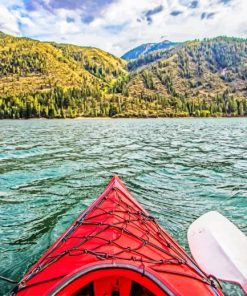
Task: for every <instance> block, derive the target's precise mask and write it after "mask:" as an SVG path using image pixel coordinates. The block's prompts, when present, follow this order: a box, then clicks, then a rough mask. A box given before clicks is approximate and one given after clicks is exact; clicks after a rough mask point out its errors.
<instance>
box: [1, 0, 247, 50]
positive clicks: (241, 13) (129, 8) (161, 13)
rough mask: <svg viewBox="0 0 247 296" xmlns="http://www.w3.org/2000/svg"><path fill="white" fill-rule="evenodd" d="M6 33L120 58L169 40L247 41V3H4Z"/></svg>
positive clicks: (185, 0)
mask: <svg viewBox="0 0 247 296" xmlns="http://www.w3.org/2000/svg"><path fill="white" fill-rule="evenodd" d="M0 31H3V32H5V33H10V34H13V35H16V36H25V37H31V38H35V39H39V40H46V41H57V42H63V43H73V44H78V45H86V46H88V45H90V46H96V47H99V48H102V49H104V50H106V51H109V52H111V53H113V54H116V55H119V56H120V55H122V54H123V53H124V52H126V51H127V50H129V49H131V48H133V47H135V46H138V45H140V44H142V43H147V42H159V41H161V40H164V39H166V40H167V39H168V40H171V41H184V40H191V39H195V38H199V39H201V38H204V37H214V36H218V35H228V36H238V37H247V1H246V0H0Z"/></svg>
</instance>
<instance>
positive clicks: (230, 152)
mask: <svg viewBox="0 0 247 296" xmlns="http://www.w3.org/2000/svg"><path fill="white" fill-rule="evenodd" d="M114 174H117V175H119V176H120V177H121V178H122V179H123V181H124V182H125V184H126V185H127V187H128V188H129V189H130V191H131V192H132V193H133V195H134V196H135V197H136V198H137V199H138V200H139V201H140V202H141V203H142V204H143V205H144V206H145V207H146V208H147V209H148V210H149V211H150V212H151V214H152V215H153V216H155V217H156V218H157V219H158V220H159V223H160V224H162V225H163V226H164V227H165V228H166V229H167V230H168V231H169V232H170V233H171V234H172V235H173V236H174V237H175V238H176V239H177V240H178V241H179V243H180V244H182V246H183V247H185V248H186V249H187V250H188V245H187V240H186V231H187V229H188V226H189V225H190V223H191V222H192V221H193V220H195V219H196V218H198V217H199V216H200V215H201V214H203V213H205V212H207V211H210V210H218V211H220V212H221V213H222V214H224V215H225V216H226V217H228V218H230V219H231V220H232V221H233V222H234V223H235V224H236V225H237V226H238V227H239V228H240V229H241V230H242V231H243V232H244V233H245V234H247V182H246V181H247V180H246V179H247V119H246V118H236V119H233V118H232V119H192V118H191V119H190V118H189V119H188V118H187V119H122V120H120V119H116V120H100V119H99V120H27V121H0V275H5V276H8V277H11V278H13V279H16V280H19V279H20V278H21V276H22V275H23V274H24V273H25V271H26V270H27V268H28V267H30V266H31V265H32V264H33V263H34V262H35V261H36V260H37V259H38V258H39V257H40V255H41V254H42V253H43V252H44V251H45V250H46V249H47V247H48V246H49V245H51V244H52V242H53V241H54V240H55V239H56V238H57V237H58V236H59V235H60V234H61V233H62V232H63V231H64V230H65V228H66V227H67V226H69V224H70V223H71V222H72V221H73V220H74V219H76V217H77V216H78V215H79V213H80V212H81V211H82V210H84V209H85V208H86V206H88V205H89V204H90V203H91V202H92V201H93V200H94V199H95V198H97V197H98V196H99V194H100V193H101V192H102V191H103V189H104V187H105V186H106V185H107V183H108V181H109V180H110V178H111V176H112V175H114ZM0 287H1V293H0V294H1V295H3V294H4V293H7V291H8V290H9V289H10V288H11V285H7V284H5V283H3V282H0ZM224 287H225V292H226V295H241V292H240V290H239V289H237V288H234V287H233V286H230V285H225V286H224Z"/></svg>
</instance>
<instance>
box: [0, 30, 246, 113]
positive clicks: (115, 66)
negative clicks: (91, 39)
mask: <svg viewBox="0 0 247 296" xmlns="http://www.w3.org/2000/svg"><path fill="white" fill-rule="evenodd" d="M246 102H247V41H246V40H245V39H237V38H227V37H218V38H214V39H206V40H203V41H191V42H186V43H183V44H180V45H178V46H176V47H173V48H168V49H161V50H157V51H153V52H151V53H148V54H147V55H143V56H141V57H139V58H138V59H136V60H131V61H130V62H129V64H127V62H126V61H124V60H122V59H120V58H117V57H115V56H113V55H111V54H109V53H107V52H104V51H102V50H100V49H97V48H91V47H80V46H75V45H68V44H56V43H48V42H40V41H36V40H32V39H28V38H17V37H13V36H10V35H6V34H3V33H0V118H31V117H47V118H54V117H55V118H63V117H77V116H111V117H113V116H114V117H133V116H135V117H147V116H150V117H157V116H244V115H247V103H246Z"/></svg>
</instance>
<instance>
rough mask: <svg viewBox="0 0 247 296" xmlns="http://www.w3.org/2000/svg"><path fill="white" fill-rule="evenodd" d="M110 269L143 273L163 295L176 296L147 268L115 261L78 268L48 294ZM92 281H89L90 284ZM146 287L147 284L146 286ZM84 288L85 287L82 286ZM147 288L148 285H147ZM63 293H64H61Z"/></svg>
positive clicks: (49, 295)
mask: <svg viewBox="0 0 247 296" xmlns="http://www.w3.org/2000/svg"><path fill="white" fill-rule="evenodd" d="M107 270H110V271H112V272H114V270H115V271H116V270H119V271H121V272H123V273H126V271H127V272H132V273H134V274H136V275H141V277H142V278H143V279H147V280H148V281H150V282H152V283H153V285H154V286H156V288H157V290H160V291H161V292H162V293H163V295H167V296H175V294H174V293H173V292H172V291H171V290H170V289H169V287H168V286H166V285H165V284H164V283H163V282H162V281H160V280H159V279H158V278H157V276H155V275H153V274H152V273H151V272H149V271H148V270H146V269H142V268H140V267H137V266H134V265H130V264H124V263H115V264H111V263H109V264H107V263H105V264H95V265H93V266H89V267H87V268H82V269H81V270H77V271H76V272H75V273H73V274H71V275H68V276H67V277H66V278H65V279H64V280H63V281H62V282H61V283H59V284H58V285H57V286H56V287H54V288H53V290H52V291H51V292H50V293H49V294H48V295H47V296H56V295H60V294H59V293H62V292H63V290H64V289H65V288H66V287H68V286H70V285H71V284H72V283H73V282H75V281H77V280H80V278H82V277H83V278H84V280H85V278H86V276H87V275H89V274H91V273H94V274H95V273H96V272H97V271H107ZM89 283H90V282H88V284H89ZM138 284H140V285H141V286H142V285H143V284H142V283H141V282H138ZM144 287H145V286H144ZM81 288H83V287H81ZM145 288H146V287H145ZM61 295H62V294H61Z"/></svg>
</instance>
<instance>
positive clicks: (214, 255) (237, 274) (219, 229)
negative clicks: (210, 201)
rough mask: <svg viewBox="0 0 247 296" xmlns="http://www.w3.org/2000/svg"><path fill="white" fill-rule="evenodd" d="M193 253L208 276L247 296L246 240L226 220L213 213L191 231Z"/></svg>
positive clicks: (198, 221)
mask: <svg viewBox="0 0 247 296" xmlns="http://www.w3.org/2000/svg"><path fill="white" fill-rule="evenodd" d="M187 235H188V242H189V247H190V250H191V253H192V255H193V257H194V259H195V261H196V262H197V263H198V265H199V266H200V268H201V269H202V270H203V271H204V272H205V273H206V274H207V275H214V276H215V277H216V278H219V279H221V280H223V281H228V282H234V283H238V284H240V285H241V287H242V288H243V290H244V291H245V293H246V294H247V237H246V236H245V235H244V234H243V233H242V232H241V231H240V230H239V229H238V228H237V227H236V226H235V225H234V224H233V223H232V222H230V221H229V220H228V219H227V218H225V217H224V216H222V215H221V214H220V213H218V212H216V211H213V212H209V213H206V214H204V215H202V216H201V217H200V218H198V219H197V220H195V221H194V222H193V223H192V224H191V225H190V227H189V229H188V233H187Z"/></svg>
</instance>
